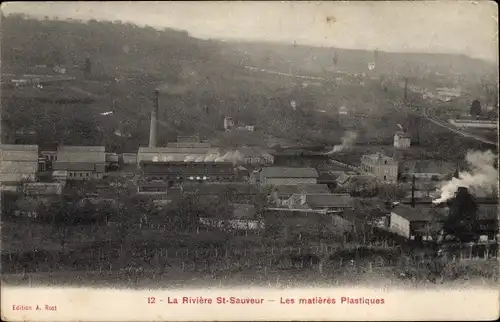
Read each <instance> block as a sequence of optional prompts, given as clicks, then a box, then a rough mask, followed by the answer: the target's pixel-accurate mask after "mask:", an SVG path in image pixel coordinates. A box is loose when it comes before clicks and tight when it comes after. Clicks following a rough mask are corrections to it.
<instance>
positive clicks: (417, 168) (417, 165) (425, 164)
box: [404, 160, 456, 174]
mask: <svg viewBox="0 0 500 322" xmlns="http://www.w3.org/2000/svg"><path fill="white" fill-rule="evenodd" d="M404 169H405V172H408V173H439V174H448V173H453V172H454V171H455V170H456V167H454V166H453V165H452V164H451V163H449V162H443V161H436V160H415V161H408V162H405V164H404Z"/></svg>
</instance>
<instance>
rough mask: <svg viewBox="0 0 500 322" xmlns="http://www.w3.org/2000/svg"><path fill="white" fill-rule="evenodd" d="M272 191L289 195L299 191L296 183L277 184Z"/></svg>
mask: <svg viewBox="0 0 500 322" xmlns="http://www.w3.org/2000/svg"><path fill="white" fill-rule="evenodd" d="M273 191H276V192H277V193H278V194H279V195H283V196H287V195H289V196H291V195H292V194H294V193H297V192H298V191H299V189H298V187H297V186H296V185H278V186H274V187H273Z"/></svg>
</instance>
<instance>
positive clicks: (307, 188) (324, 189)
mask: <svg viewBox="0 0 500 322" xmlns="http://www.w3.org/2000/svg"><path fill="white" fill-rule="evenodd" d="M297 189H298V191H299V192H301V193H306V194H315V193H330V189H328V186H327V185H326V184H299V185H297Z"/></svg>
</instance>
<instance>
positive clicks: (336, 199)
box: [306, 193, 353, 208]
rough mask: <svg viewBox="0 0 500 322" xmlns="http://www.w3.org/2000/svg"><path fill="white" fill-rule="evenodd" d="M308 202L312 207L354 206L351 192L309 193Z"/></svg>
mask: <svg viewBox="0 0 500 322" xmlns="http://www.w3.org/2000/svg"><path fill="white" fill-rule="evenodd" d="M306 203H307V204H308V205H309V207H311V208H324V207H333V208H349V207H352V206H353V199H352V197H351V196H350V195H349V194H343V193H342V194H340V193H339V194H333V193H329V194H309V195H306Z"/></svg>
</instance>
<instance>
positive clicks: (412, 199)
mask: <svg viewBox="0 0 500 322" xmlns="http://www.w3.org/2000/svg"><path fill="white" fill-rule="evenodd" d="M411 207H412V208H415V175H413V176H412V178H411Z"/></svg>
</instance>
